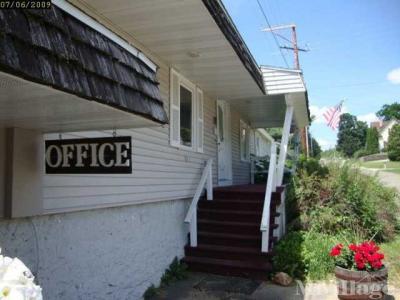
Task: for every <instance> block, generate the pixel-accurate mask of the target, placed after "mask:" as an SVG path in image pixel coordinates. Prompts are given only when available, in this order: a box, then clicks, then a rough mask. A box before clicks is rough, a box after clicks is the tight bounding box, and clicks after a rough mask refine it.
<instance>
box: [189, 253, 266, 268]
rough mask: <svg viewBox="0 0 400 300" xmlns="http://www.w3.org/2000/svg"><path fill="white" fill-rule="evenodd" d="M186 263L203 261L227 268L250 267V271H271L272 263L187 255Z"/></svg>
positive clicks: (203, 262)
mask: <svg viewBox="0 0 400 300" xmlns="http://www.w3.org/2000/svg"><path fill="white" fill-rule="evenodd" d="M183 261H184V262H185V263H191V262H193V263H201V264H207V265H216V266H223V267H227V268H240V269H248V270H250V271H270V270H271V263H269V262H265V263H262V262H259V261H241V260H228V259H218V258H207V257H193V256H187V257H185V258H183Z"/></svg>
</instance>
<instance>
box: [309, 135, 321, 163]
mask: <svg viewBox="0 0 400 300" xmlns="http://www.w3.org/2000/svg"><path fill="white" fill-rule="evenodd" d="M310 144H311V145H310V146H311V147H310V148H311V149H310V150H311V151H310V156H311V157H314V158H321V152H322V150H321V146H320V145H319V144H318V142H317V140H316V139H314V138H313V137H311V143H310Z"/></svg>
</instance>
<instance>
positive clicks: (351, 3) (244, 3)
mask: <svg viewBox="0 0 400 300" xmlns="http://www.w3.org/2000/svg"><path fill="white" fill-rule="evenodd" d="M223 2H224V4H225V6H226V7H227V9H228V11H229V13H230V15H231V17H232V18H233V20H234V22H235V24H236V26H237V27H238V29H239V31H240V32H241V34H242V36H243V38H244V40H245V41H246V43H247V45H248V47H249V48H250V50H251V52H252V53H253V55H254V57H255V58H256V60H257V62H258V63H259V64H265V65H273V66H281V67H285V66H286V65H285V63H284V61H283V58H282V57H281V55H280V53H279V50H278V47H277V46H276V44H275V42H274V40H273V37H272V35H271V33H265V32H261V28H263V27H265V26H266V25H267V24H266V22H265V19H264V18H263V16H262V14H261V11H260V10H259V8H258V4H257V1H256V0H223ZM260 2H261V4H262V5H263V7H264V10H265V12H266V13H267V16H268V18H269V21H270V23H271V25H276V24H287V23H295V24H296V25H297V37H298V41H299V46H300V47H306V46H307V47H308V48H309V49H310V51H309V52H307V53H302V54H300V55H301V56H300V64H301V68H302V69H303V72H304V77H305V80H306V84H307V88H308V93H309V100H310V108H311V111H312V114H314V115H316V116H317V120H316V121H315V122H314V124H313V125H312V126H311V132H312V134H313V135H314V137H316V139H317V140H318V141H319V143H320V144H321V146H322V147H323V148H325V149H327V148H329V147H332V146H334V145H335V143H336V132H334V131H333V130H331V129H330V128H328V127H327V126H326V125H325V124H324V123H323V120H322V118H321V114H322V113H323V112H324V111H325V110H326V109H327V108H329V107H330V106H334V105H336V104H338V103H339V102H340V100H342V99H346V100H345V103H344V110H345V111H347V112H349V113H351V114H354V115H357V116H358V117H359V119H362V120H364V121H368V122H369V121H372V120H373V119H375V116H374V113H375V112H376V111H377V110H379V109H380V107H381V106H382V105H383V104H386V103H392V102H394V101H400V0H334V1H311V0H260ZM286 37H288V38H290V35H289V32H287V34H286ZM280 43H281V44H282V45H283V44H288V43H287V42H285V41H283V40H280ZM285 57H286V59H287V61H288V63H289V65H290V67H292V66H293V54H292V53H291V52H286V53H285ZM390 72H391V73H390Z"/></svg>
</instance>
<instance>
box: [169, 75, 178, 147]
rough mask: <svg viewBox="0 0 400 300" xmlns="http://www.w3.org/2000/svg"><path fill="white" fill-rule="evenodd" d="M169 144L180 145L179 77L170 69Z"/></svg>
mask: <svg viewBox="0 0 400 300" xmlns="http://www.w3.org/2000/svg"><path fill="white" fill-rule="evenodd" d="M170 76H171V77H170V81H171V82H170V116H169V119H170V124H169V133H170V143H171V145H172V146H179V144H180V132H179V131H180V128H179V127H180V111H179V110H180V104H179V76H178V74H177V73H176V72H175V71H174V70H173V69H171V75H170Z"/></svg>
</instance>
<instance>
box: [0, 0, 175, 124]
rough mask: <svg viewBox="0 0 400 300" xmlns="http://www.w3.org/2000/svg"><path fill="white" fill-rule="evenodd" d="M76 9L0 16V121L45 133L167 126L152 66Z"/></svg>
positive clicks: (3, 14)
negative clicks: (121, 127) (106, 126)
mask: <svg viewBox="0 0 400 300" xmlns="http://www.w3.org/2000/svg"><path fill="white" fill-rule="evenodd" d="M56 2H61V3H64V2H62V1H61V0H59V1H56ZM77 11H78V12H79V10H78V9H77V8H75V7H73V6H71V5H70V6H68V5H66V6H65V5H64V6H62V7H61V8H60V7H59V6H58V5H53V6H52V7H51V9H44V10H18V9H10V10H7V12H5V11H4V12H3V11H0V25H1V26H0V72H1V74H0V86H1V93H0V94H1V100H2V102H1V105H2V107H1V108H2V113H3V114H1V117H0V123H2V124H3V126H16V124H20V125H21V124H24V125H23V127H24V128H38V127H39V128H42V129H43V130H45V131H52V130H54V131H60V130H63V131H65V130H70V129H74V130H87V129H101V128H104V126H105V125H106V124H108V125H110V124H113V127H111V126H110V127H109V128H117V127H120V126H118V124H121V126H124V127H125V125H123V124H126V125H128V124H129V126H130V127H140V126H149V124H152V125H159V124H165V123H167V122H168V118H167V114H166V112H165V110H164V107H163V101H162V99H161V95H160V91H159V88H158V82H157V79H156V68H155V65H152V63H151V61H149V60H146V57H144V56H143V55H140V53H135V52H134V50H132V49H131V48H129V47H125V46H126V45H124V44H123V43H122V44H121V43H120V41H119V40H118V39H117V38H114V36H113V35H112V33H111V32H107V30H104V28H102V27H101V25H100V24H99V23H96V22H95V21H94V20H93V19H90V18H89V17H88V16H85V15H83V17H82V13H80V14H79V13H78V14H77V13H76V12H77ZM85 17H86V18H85ZM7 74H8V75H7ZM30 96H31V97H32V101H30V100H29V97H30ZM68 100H70V102H69V106H68V102H67V101H68ZM32 104H34V105H35V106H33V107H31V106H30V105H32ZM61 108H62V109H61ZM5 111H7V114H4V112H5ZM72 112H75V113H72ZM91 112H92V114H91ZM111 112H112V113H111ZM109 113H111V114H109ZM84 115H86V117H87V120H86V119H85V118H82V116H84ZM43 116H46V117H48V119H49V121H48V122H46V121H43V122H42V121H40V120H41V118H42V117H43ZM96 116H97V117H98V119H96ZM21 117H22V118H23V119H24V120H25V121H23V122H20V121H19V120H20V118H21ZM119 118H122V119H121V120H120V121H119ZM127 118H128V119H129V118H130V119H131V120H127ZM28 119H29V120H31V121H29V122H28V121H27V120H28ZM36 121H38V123H36ZM114 121H115V122H114ZM50 123H51V124H52V125H53V128H50V127H48V125H46V124H50ZM72 123H74V125H71V124H72ZM67 124H70V125H67ZM79 124H81V126H80V125H79ZM89 124H90V125H89ZM94 124H97V125H99V126H98V127H97V126H95V125H94ZM140 124H142V125H140Z"/></svg>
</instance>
